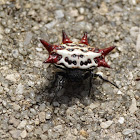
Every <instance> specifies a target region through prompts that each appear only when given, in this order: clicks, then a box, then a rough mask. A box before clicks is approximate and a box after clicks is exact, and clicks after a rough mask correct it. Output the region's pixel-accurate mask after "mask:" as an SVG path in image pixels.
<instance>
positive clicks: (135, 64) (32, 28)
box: [0, 0, 140, 140]
mask: <svg viewBox="0 0 140 140" xmlns="http://www.w3.org/2000/svg"><path fill="white" fill-rule="evenodd" d="M139 26H140V3H139V1H138V0H122V1H120V0H113V1H111V0H28V1H27V0H24V1H22V0H17V1H16V0H11V1H9V0H1V1H0V139H1V140H15V139H18V140H21V139H26V140H28V139H30V140H48V139H50V140H53V139H60V140H84V139H87V140H140V109H139V107H140V81H136V80H135V79H137V78H139V77H140V27H139ZM62 30H65V31H66V33H67V34H68V35H69V37H71V39H72V40H73V41H78V40H80V39H81V37H82V36H83V33H84V32H85V31H86V32H88V38H89V44H90V45H91V46H93V47H98V48H106V47H109V46H112V45H115V46H117V47H116V49H115V50H113V51H112V52H111V53H110V54H109V55H108V57H107V59H106V60H107V62H108V63H109V64H110V65H111V67H112V69H108V68H98V69H97V70H98V72H100V73H101V74H103V77H106V78H107V79H109V80H110V81H112V82H114V83H116V84H117V85H118V86H119V89H117V88H115V87H114V86H112V85H110V84H108V83H106V82H103V81H102V80H100V79H98V78H97V79H94V80H93V81H92V82H93V84H92V91H91V96H90V97H87V96H86V95H87V92H86V91H87V90H88V86H86V81H85V83H83V85H81V84H80V85H75V84H74V85H72V83H69V84H68V87H67V88H66V87H64V88H63V90H61V91H60V92H59V93H58V95H57V96H56V97H55V99H54V100H53V102H52V104H51V103H50V102H51V99H52V98H53V96H54V93H53V91H55V89H56V88H57V85H56V86H55V87H54V88H53V90H52V91H49V90H48V89H49V86H50V83H51V81H52V80H53V75H54V72H55V71H56V68H55V67H54V66H52V65H50V64H44V63H42V62H43V61H44V60H46V59H47V58H48V53H47V51H46V50H45V48H44V47H43V45H42V44H41V43H40V42H39V39H44V40H46V41H47V42H49V43H51V44H60V43H61V40H62V37H61V35H62ZM70 91H73V92H70ZM63 93H64V94H63Z"/></svg>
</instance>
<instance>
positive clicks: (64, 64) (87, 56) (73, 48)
mask: <svg viewBox="0 0 140 140" xmlns="http://www.w3.org/2000/svg"><path fill="white" fill-rule="evenodd" d="M62 37H63V38H62V44H60V45H51V44H49V43H47V42H46V41H44V40H40V41H41V43H42V44H43V45H44V47H45V48H46V49H47V50H48V52H49V58H48V59H47V60H46V61H44V63H52V64H54V65H55V66H56V67H57V68H60V69H61V71H59V72H57V73H56V77H55V79H57V78H58V76H62V77H63V79H61V80H60V81H59V84H58V85H59V87H58V90H57V91H59V90H60V89H62V87H63V83H64V81H65V80H68V81H70V82H80V81H83V80H85V79H87V78H89V87H90V88H89V92H88V93H89V94H90V91H91V87H92V78H93V77H99V78H100V79H102V80H104V81H106V82H109V83H111V84H112V85H114V86H115V87H117V88H118V86H117V85H116V84H114V83H112V82H110V81H109V80H107V79H104V78H103V77H102V76H101V75H99V74H96V73H93V70H94V69H95V68H97V67H100V66H102V67H107V68H110V66H109V65H108V64H107V62H106V61H105V56H106V55H107V54H108V53H109V52H111V51H112V50H113V49H114V48H115V46H111V47H108V48H104V49H98V48H94V47H91V46H89V44H88V39H87V33H84V36H83V37H82V39H81V41H79V42H78V43H75V42H72V41H71V40H70V39H69V37H68V36H67V35H66V33H65V32H64V31H62ZM64 79H65V80H64ZM54 82H55V80H54Z"/></svg>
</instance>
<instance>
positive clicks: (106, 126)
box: [100, 120, 113, 129]
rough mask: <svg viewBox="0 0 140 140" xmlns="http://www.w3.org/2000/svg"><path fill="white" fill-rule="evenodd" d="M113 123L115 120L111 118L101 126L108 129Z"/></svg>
mask: <svg viewBox="0 0 140 140" xmlns="http://www.w3.org/2000/svg"><path fill="white" fill-rule="evenodd" d="M112 123H113V121H110V120H109V121H106V122H101V124H100V126H101V128H104V129H106V128H109V127H110V126H111V124H112Z"/></svg>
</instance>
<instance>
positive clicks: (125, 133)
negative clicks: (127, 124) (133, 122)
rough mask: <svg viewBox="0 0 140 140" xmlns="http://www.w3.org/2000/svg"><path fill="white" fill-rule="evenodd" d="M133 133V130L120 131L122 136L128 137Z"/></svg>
mask: <svg viewBox="0 0 140 140" xmlns="http://www.w3.org/2000/svg"><path fill="white" fill-rule="evenodd" d="M133 132H135V131H134V129H124V130H123V131H122V133H123V135H129V134H131V133H133Z"/></svg>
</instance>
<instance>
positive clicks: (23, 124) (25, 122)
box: [17, 120, 27, 129]
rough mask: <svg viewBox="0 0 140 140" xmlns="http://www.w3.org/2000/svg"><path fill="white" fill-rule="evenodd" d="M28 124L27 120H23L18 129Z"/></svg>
mask: <svg viewBox="0 0 140 140" xmlns="http://www.w3.org/2000/svg"><path fill="white" fill-rule="evenodd" d="M26 124H27V120H23V121H21V122H20V124H19V125H18V127H17V128H18V129H22V128H25V126H26Z"/></svg>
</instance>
